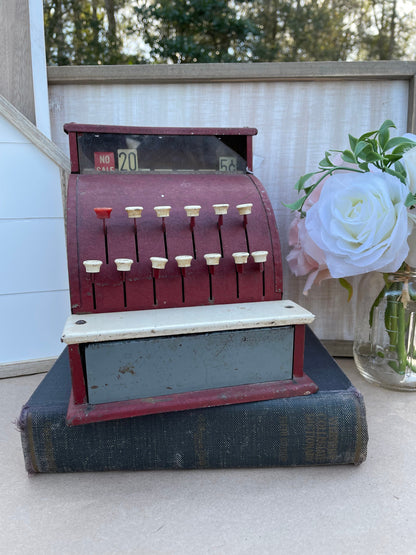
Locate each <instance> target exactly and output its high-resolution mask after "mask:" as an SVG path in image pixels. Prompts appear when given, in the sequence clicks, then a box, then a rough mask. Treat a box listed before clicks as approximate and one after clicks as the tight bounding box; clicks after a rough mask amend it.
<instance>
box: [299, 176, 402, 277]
mask: <svg viewBox="0 0 416 555" xmlns="http://www.w3.org/2000/svg"><path fill="white" fill-rule="evenodd" d="M408 192H409V191H408V189H407V187H406V186H404V185H403V184H402V183H401V182H400V180H399V179H397V178H396V177H393V176H391V175H389V174H386V173H371V172H368V173H362V174H361V173H339V174H335V175H333V176H331V177H328V179H327V180H326V181H325V183H324V186H323V187H322V192H321V196H320V197H319V200H318V202H317V203H316V204H314V205H313V206H312V207H311V208H310V209H309V210H308V212H307V215H306V221H305V225H306V229H307V231H308V233H309V235H310V237H311V238H312V240H313V241H314V242H315V243H316V244H317V245H318V246H319V247H320V248H321V249H322V250H323V251H324V253H325V257H326V263H327V266H328V269H329V272H330V274H331V276H332V277H335V278H339V277H346V276H353V275H358V274H363V273H367V272H371V271H373V270H378V271H382V272H394V271H396V270H398V269H399V267H400V265H401V264H402V262H403V261H404V259H405V258H406V256H407V254H408V251H409V247H408V245H407V237H408V235H409V234H410V232H411V229H412V224H411V222H410V221H409V220H408V217H407V209H406V207H405V205H404V202H405V200H406V197H407V195H408Z"/></svg>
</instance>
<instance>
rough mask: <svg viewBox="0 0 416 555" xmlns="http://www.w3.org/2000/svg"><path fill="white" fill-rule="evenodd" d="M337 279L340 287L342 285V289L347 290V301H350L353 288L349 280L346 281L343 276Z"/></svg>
mask: <svg viewBox="0 0 416 555" xmlns="http://www.w3.org/2000/svg"><path fill="white" fill-rule="evenodd" d="M338 281H339V283H340V285H342V287H344V289H346V290H347V291H348V299H347V300H348V302H350V300H351V297H352V294H353V289H352V285H351V283H350V282H349V281H347V280H346V279H345V278H338Z"/></svg>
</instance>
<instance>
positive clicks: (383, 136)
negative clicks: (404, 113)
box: [378, 127, 390, 150]
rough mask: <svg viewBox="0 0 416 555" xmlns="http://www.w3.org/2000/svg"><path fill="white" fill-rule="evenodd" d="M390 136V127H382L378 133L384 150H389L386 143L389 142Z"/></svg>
mask: <svg viewBox="0 0 416 555" xmlns="http://www.w3.org/2000/svg"><path fill="white" fill-rule="evenodd" d="M389 138H390V131H389V128H388V127H384V128H381V129H380V132H379V134H378V142H379V143H380V146H381V149H382V150H388V149H387V148H386V144H387V143H388V140H389Z"/></svg>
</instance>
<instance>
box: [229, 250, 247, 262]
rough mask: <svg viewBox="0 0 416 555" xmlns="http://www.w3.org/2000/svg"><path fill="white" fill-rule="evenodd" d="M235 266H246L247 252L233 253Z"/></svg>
mask: <svg viewBox="0 0 416 555" xmlns="http://www.w3.org/2000/svg"><path fill="white" fill-rule="evenodd" d="M232 256H233V258H234V262H235V263H236V264H246V263H247V260H248V256H249V254H248V252H233V254H232Z"/></svg>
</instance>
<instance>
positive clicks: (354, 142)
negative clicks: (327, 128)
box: [348, 135, 358, 152]
mask: <svg viewBox="0 0 416 555" xmlns="http://www.w3.org/2000/svg"><path fill="white" fill-rule="evenodd" d="M348 139H349V141H350V147H351V150H352V151H353V152H355V149H356V146H357V143H358V139H356V138H355V137H353V136H352V135H348Z"/></svg>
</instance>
